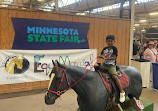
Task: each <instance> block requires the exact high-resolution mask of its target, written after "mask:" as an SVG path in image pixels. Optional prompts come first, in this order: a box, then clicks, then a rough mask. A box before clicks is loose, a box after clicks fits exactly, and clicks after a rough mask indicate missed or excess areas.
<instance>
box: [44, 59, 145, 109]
mask: <svg viewBox="0 0 158 111" xmlns="http://www.w3.org/2000/svg"><path fill="white" fill-rule="evenodd" d="M53 64H54V66H55V67H54V68H53V70H52V72H53V73H54V74H55V76H54V78H53V80H52V81H50V83H51V84H50V87H49V88H48V93H47V94H46V95H45V103H46V104H48V105H50V104H54V103H55V100H56V99H57V98H58V97H59V96H60V94H62V93H64V92H65V91H66V90H67V89H69V88H70V87H71V88H72V89H73V90H74V91H75V92H76V93H77V94H78V99H77V100H78V104H79V108H80V111H107V109H106V105H107V103H108V100H109V98H110V92H109V91H108V90H107V88H106V87H105V85H104V83H103V81H102V79H101V77H100V75H99V74H98V72H95V71H89V70H88V69H85V68H82V67H78V66H71V65H68V66H66V67H65V66H64V65H62V64H60V63H58V62H57V63H54V61H53ZM120 70H121V71H122V72H125V73H126V75H127V77H128V80H129V86H128V87H126V88H124V91H125V92H126V96H128V97H129V98H133V97H135V98H136V99H139V96H140V95H141V92H142V79H141V75H140V73H139V72H138V71H137V70H136V69H135V68H133V67H130V66H120ZM86 73H87V75H86V76H85V77H84V78H83V79H81V78H82V77H83V76H84V75H85V74H86ZM74 83H75V84H74ZM115 88H117V87H116V85H115ZM117 89H118V88H117Z"/></svg>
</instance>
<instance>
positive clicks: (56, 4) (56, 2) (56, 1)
mask: <svg viewBox="0 0 158 111" xmlns="http://www.w3.org/2000/svg"><path fill="white" fill-rule="evenodd" d="M55 10H56V11H57V12H59V5H58V0H55Z"/></svg>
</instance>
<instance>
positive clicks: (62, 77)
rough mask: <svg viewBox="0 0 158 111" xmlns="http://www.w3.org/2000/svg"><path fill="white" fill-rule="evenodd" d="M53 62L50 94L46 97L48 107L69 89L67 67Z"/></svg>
mask: <svg viewBox="0 0 158 111" xmlns="http://www.w3.org/2000/svg"><path fill="white" fill-rule="evenodd" d="M52 62H53V65H54V67H53V69H52V71H51V74H50V82H49V86H48V93H47V94H46V95H45V103H46V104H48V105H49V104H54V103H55V100H56V99H57V98H58V97H60V95H61V94H62V93H64V92H65V91H66V90H67V89H68V88H69V85H68V84H69V82H68V78H67V75H66V68H65V66H64V65H61V64H60V63H58V62H57V63H55V62H54V61H52Z"/></svg>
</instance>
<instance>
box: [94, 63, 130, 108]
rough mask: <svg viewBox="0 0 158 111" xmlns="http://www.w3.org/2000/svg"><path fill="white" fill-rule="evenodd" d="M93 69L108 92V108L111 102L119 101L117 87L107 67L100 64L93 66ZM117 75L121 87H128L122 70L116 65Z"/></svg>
mask: <svg viewBox="0 0 158 111" xmlns="http://www.w3.org/2000/svg"><path fill="white" fill-rule="evenodd" d="M94 68H95V71H96V72H98V73H99V74H100V76H101V78H102V81H103V82H104V85H105V87H106V88H107V90H108V91H109V92H110V94H111V97H110V98H109V101H108V104H107V109H109V108H110V107H111V106H112V105H113V104H115V103H117V102H118V101H119V89H118V87H116V84H115V82H114V81H113V79H112V77H111V74H110V73H109V72H108V68H105V67H103V66H102V65H100V64H99V65H98V66H94ZM116 72H117V77H118V79H119V80H120V83H121V85H122V88H123V89H124V88H125V87H128V85H129V81H128V78H127V76H126V74H125V73H124V72H122V71H121V69H120V67H119V66H116Z"/></svg>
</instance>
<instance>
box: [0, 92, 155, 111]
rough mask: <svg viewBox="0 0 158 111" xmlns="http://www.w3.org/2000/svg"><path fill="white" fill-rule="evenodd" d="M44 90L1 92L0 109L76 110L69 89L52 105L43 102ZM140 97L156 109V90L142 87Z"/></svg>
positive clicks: (74, 95) (14, 110)
mask: <svg viewBox="0 0 158 111" xmlns="http://www.w3.org/2000/svg"><path fill="white" fill-rule="evenodd" d="M45 93H46V91H45V90H37V91H30V92H21V93H11V94H1V95H0V111H76V109H77V108H78V105H77V95H76V93H75V92H74V91H73V90H72V89H70V90H69V91H67V92H66V93H65V94H63V95H62V96H61V99H57V100H56V102H55V104H54V105H46V104H45V103H44V95H45ZM141 99H145V100H150V101H153V102H154V103H155V105H154V108H155V110H154V111H158V91H157V90H152V89H143V93H142V95H141Z"/></svg>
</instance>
